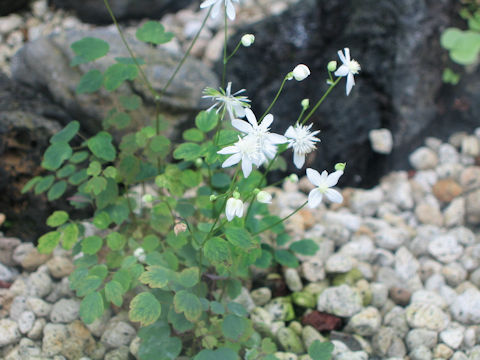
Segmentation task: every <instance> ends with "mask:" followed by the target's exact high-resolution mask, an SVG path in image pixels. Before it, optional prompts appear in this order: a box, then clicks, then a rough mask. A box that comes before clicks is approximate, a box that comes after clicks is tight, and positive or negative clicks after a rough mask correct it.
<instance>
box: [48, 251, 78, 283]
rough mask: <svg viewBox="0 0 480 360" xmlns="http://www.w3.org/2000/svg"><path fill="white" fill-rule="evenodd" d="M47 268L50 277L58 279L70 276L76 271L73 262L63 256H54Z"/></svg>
mask: <svg viewBox="0 0 480 360" xmlns="http://www.w3.org/2000/svg"><path fill="white" fill-rule="evenodd" d="M47 267H48V271H49V272H50V275H52V276H53V277H54V278H57V279H59V278H63V277H65V276H68V275H70V274H71V273H72V272H73V270H74V266H73V262H72V261H71V260H70V259H69V258H67V257H63V256H54V257H53V258H51V259H50V260H48V261H47Z"/></svg>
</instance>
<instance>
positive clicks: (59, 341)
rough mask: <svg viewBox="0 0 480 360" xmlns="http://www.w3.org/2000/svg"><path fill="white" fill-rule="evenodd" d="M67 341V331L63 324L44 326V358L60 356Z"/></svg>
mask: <svg viewBox="0 0 480 360" xmlns="http://www.w3.org/2000/svg"><path fill="white" fill-rule="evenodd" d="M67 339H68V330H67V327H66V325H63V324H46V325H45V327H44V328H43V339H42V351H43V353H44V354H45V355H46V356H50V357H51V356H54V355H57V354H60V352H61V351H62V348H63V344H64V343H65V341H66V340H67Z"/></svg>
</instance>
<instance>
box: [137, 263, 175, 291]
mask: <svg viewBox="0 0 480 360" xmlns="http://www.w3.org/2000/svg"><path fill="white" fill-rule="evenodd" d="M173 277H174V273H173V271H172V270H170V269H167V268H165V267H163V266H158V265H152V266H148V267H147V271H145V272H144V273H142V275H140V278H139V280H140V282H142V283H144V284H147V285H148V286H150V287H151V288H163V287H165V286H166V285H167V284H168V282H169V281H170V280H172V279H173Z"/></svg>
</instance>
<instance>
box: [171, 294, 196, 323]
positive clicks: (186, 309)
mask: <svg viewBox="0 0 480 360" xmlns="http://www.w3.org/2000/svg"><path fill="white" fill-rule="evenodd" d="M173 304H174V306H175V311H176V312H178V313H184V314H185V317H186V318H187V320H189V321H192V322H195V321H197V320H198V319H199V318H200V316H201V315H202V311H203V308H202V303H201V302H200V300H199V299H198V297H197V296H196V295H194V294H192V293H190V292H188V291H187V290H180V291H179V292H177V293H176V294H175V296H174V298H173Z"/></svg>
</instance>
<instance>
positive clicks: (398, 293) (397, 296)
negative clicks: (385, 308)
mask: <svg viewBox="0 0 480 360" xmlns="http://www.w3.org/2000/svg"><path fill="white" fill-rule="evenodd" d="M389 295H390V299H392V301H393V302H394V303H395V304H397V305H400V306H406V305H408V304H409V303H410V298H411V297H412V293H411V292H410V291H408V290H407V289H404V288H401V287H396V286H394V287H392V288H390V291H389Z"/></svg>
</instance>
